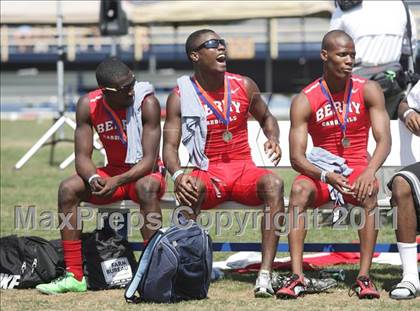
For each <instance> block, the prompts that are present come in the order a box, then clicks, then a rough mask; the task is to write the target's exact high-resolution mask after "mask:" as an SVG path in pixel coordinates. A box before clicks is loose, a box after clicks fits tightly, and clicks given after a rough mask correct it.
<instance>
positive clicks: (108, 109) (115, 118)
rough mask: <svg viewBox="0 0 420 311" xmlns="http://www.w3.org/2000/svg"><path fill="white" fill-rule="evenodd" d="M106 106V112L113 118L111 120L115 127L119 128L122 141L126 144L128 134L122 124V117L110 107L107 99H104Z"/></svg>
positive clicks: (118, 131)
mask: <svg viewBox="0 0 420 311" xmlns="http://www.w3.org/2000/svg"><path fill="white" fill-rule="evenodd" d="M103 103H104V107H105V110H106V112H107V113H108V115H109V117H110V118H111V121H112V122H113V123H114V125H115V127H116V128H117V134H118V136H119V137H120V140H121V142H122V143H123V144H124V145H126V144H127V135H126V134H125V132H124V127H123V125H122V122H121V120H120V118H119V117H118V116H117V114H116V113H115V111H114V110H112V109H111V107H109V105H108V104H107V103H106V101H105V100H104V101H103Z"/></svg>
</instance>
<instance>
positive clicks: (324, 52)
mask: <svg viewBox="0 0 420 311" xmlns="http://www.w3.org/2000/svg"><path fill="white" fill-rule="evenodd" d="M355 54H356V53H355V48H354V43H353V40H352V39H351V38H350V37H349V35H348V34H346V33H345V32H343V31H337V30H335V31H331V32H328V33H327V34H326V35H325V37H324V39H323V40H322V49H321V59H322V61H323V76H322V77H321V78H319V79H317V80H315V81H314V82H312V83H311V84H309V85H308V86H307V87H305V88H304V89H303V91H302V92H301V93H300V94H299V95H298V96H296V97H295V98H294V99H293V101H292V106H291V110H290V120H291V128H290V136H289V143H290V159H291V163H292V166H293V168H294V169H295V170H296V171H298V172H300V173H301V175H299V176H297V177H296V179H295V181H294V182H293V185H292V189H291V194H290V203H289V224H290V228H291V230H290V233H289V247H290V255H291V258H292V273H293V274H292V276H291V277H290V279H289V280H288V282H286V283H285V284H284V286H283V287H282V288H280V289H279V290H278V291H277V293H276V294H277V296H278V297H279V298H297V297H298V296H299V295H300V294H302V293H304V292H305V287H306V284H305V280H304V276H303V270H302V256H303V245H304V240H305V236H306V229H305V226H304V219H303V217H301V214H302V213H305V211H306V210H307V209H308V208H309V207H314V208H316V207H319V206H321V205H323V204H325V203H327V202H328V201H330V200H331V198H330V196H331V193H336V194H338V195H339V196H340V197H342V199H343V201H344V203H351V204H354V205H357V206H362V207H363V209H364V212H365V215H364V216H365V217H364V219H365V220H366V221H365V224H364V226H362V227H361V229H359V231H358V233H359V239H360V252H361V258H360V271H359V275H358V276H357V280H356V283H355V285H354V286H353V287H352V289H354V291H355V292H356V293H357V295H358V296H359V298H378V297H379V293H378V292H377V290H376V289H375V287H374V285H373V283H372V281H371V280H370V278H369V269H370V265H371V262H372V256H373V250H374V246H375V243H376V237H377V230H376V229H375V224H374V214H373V213H371V212H372V211H373V209H374V208H376V207H377V205H376V204H377V203H376V202H377V193H378V182H377V180H376V178H375V173H376V172H377V170H378V169H379V168H380V167H381V165H382V163H383V162H384V161H385V159H386V157H387V155H388V153H389V151H390V147H391V136H390V127H389V118H388V115H387V113H386V110H385V105H384V96H383V93H382V90H381V89H380V87H379V85H378V84H377V83H376V82H373V81H367V80H366V79H363V78H361V77H359V76H355V75H352V69H353V65H354V60H355ZM370 128H372V131H373V136H374V138H375V140H376V149H375V151H374V153H373V155H372V156H371V157H370V156H369V155H368V152H367V143H368V137H369V129H370ZM308 134H309V135H310V136H311V138H312V141H313V145H314V147H318V148H322V149H318V148H316V149H314V150H317V152H318V154H321V153H322V154H324V155H325V153H324V152H328V154H329V158H330V159H332V158H333V157H336V156H339V157H341V158H343V159H344V160H345V164H346V165H347V166H348V167H349V168H350V169H352V172H351V173H350V174H346V176H345V174H344V173H343V174H341V173H337V172H334V171H330V170H329V169H326V168H321V167H322V166H321V165H320V164H319V162H318V163H317V164H318V166H317V165H315V164H314V163H315V162H314V161H309V160H308V158H307V157H306V155H305V152H306V148H307V140H308ZM314 150H312V151H314ZM311 155H312V152H311ZM314 158H316V154H315V153H314ZM322 160H325V156H323V159H322ZM329 164H332V163H329ZM334 190H335V191H336V192H334ZM294 215H299V216H298V217H295V216H294Z"/></svg>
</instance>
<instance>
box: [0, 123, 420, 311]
mask: <svg viewBox="0 0 420 311" xmlns="http://www.w3.org/2000/svg"><path fill="white" fill-rule="evenodd" d="M50 125H51V121H47V120H44V121H13V122H12V121H3V120H2V121H1V153H0V159H1V188H0V191H1V198H0V204H1V206H0V216H1V217H0V218H1V219H0V225H1V228H0V234H1V236H5V235H10V234H18V235H37V236H41V237H44V238H46V239H57V238H59V236H60V235H59V231H58V230H55V229H53V230H42V229H40V228H35V229H34V230H22V229H18V230H16V229H15V228H14V222H15V219H14V218H15V217H14V209H15V207H16V206H22V207H23V208H25V207H28V206H35V207H36V215H37V216H39V215H40V214H41V212H43V211H50V212H53V213H55V212H56V210H57V207H56V204H57V203H56V201H57V188H58V185H59V183H60V181H62V180H63V179H65V178H67V177H68V176H70V175H71V174H74V165H73V164H72V165H70V166H69V167H68V168H66V169H64V170H60V169H59V168H58V164H59V163H60V162H61V161H63V160H64V159H65V158H66V157H67V156H68V155H70V153H71V152H72V151H73V145H72V144H71V143H60V144H59V145H58V146H57V147H56V154H55V162H56V163H55V164H54V165H53V166H50V165H49V163H48V162H49V156H50V147H49V146H46V147H43V148H42V149H41V150H40V151H39V152H37V153H36V154H35V155H34V156H33V157H32V158H31V159H30V160H29V161H28V162H27V163H26V164H25V165H24V166H23V167H22V168H21V169H20V170H15V169H14V165H15V164H16V162H17V161H18V160H19V159H20V158H21V157H22V156H23V155H24V153H25V152H26V151H27V150H28V149H29V148H30V147H31V146H32V145H33V144H34V143H35V142H36V141H37V139H39V138H40V137H41V135H42V134H43V133H44V132H45V131H46V130H47V129H48V127H49V126H50ZM72 136H73V133H72V131H70V130H68V129H66V130H65V137H67V138H71V137H72ZM94 159H95V162H96V163H97V164H98V165H101V162H102V157H101V155H100V154H99V153H98V152H96V153H95V155H94ZM278 173H279V174H280V175H281V176H282V177H283V179H284V180H285V186H286V187H285V194H286V195H287V196H288V193H289V191H290V185H291V182H292V180H293V178H294V176H295V175H296V173H295V172H293V171H291V170H279V171H278ZM169 188H170V187H169ZM170 189H171V188H170ZM210 213H213V215H214V212H210ZM241 216H243V214H241ZM164 218H165V223H166V224H167V223H168V211H165V213H164ZM94 228H95V222H94V221H91V222H87V223H85V226H84V231H85V232H87V231H92V230H93V229H94ZM238 230H239V227H238V225H235V224H234V225H233V226H232V228H230V229H224V230H222V231H221V234H220V235H216V232H215V228H214V227H213V228H211V229H210V234H211V235H212V237H213V240H214V241H254V242H258V241H260V231H259V226H254V228H253V227H252V223H251V222H249V223H248V226H247V229H246V230H245V232H244V234H243V235H241V236H238V235H237V234H235V232H236V231H238ZM130 239H131V240H132V241H140V240H141V238H140V235H139V233H138V232H134V233H133V236H131V237H130ZM357 239H358V237H357V232H356V230H340V231H339V230H332V229H331V228H329V227H323V228H321V229H320V230H309V232H308V236H307V238H306V241H307V242H351V241H354V240H357ZM280 241H281V242H286V241H287V239H286V237H284V236H283V237H281V238H280ZM378 241H379V242H394V241H395V238H394V233H393V231H392V229H391V228H390V226H385V227H384V228H382V229H381V230H380V232H379V237H378ZM228 255H230V254H229V253H216V254H215V259H216V260H221V259H225V258H226V257H227V256H228ZM278 256H288V254H285V253H282V254H278ZM343 268H344V269H346V272H347V275H348V276H349V278H348V281H347V283H345V284H341V285H340V287H339V288H338V289H334V290H332V291H331V293H329V294H322V295H311V296H307V297H305V298H304V299H299V300H298V301H277V300H274V299H269V300H256V299H254V298H253V294H252V287H253V284H254V281H255V275H254V274H249V275H227V276H226V277H225V278H224V279H223V280H221V281H219V282H216V283H214V284H212V286H211V288H210V293H209V297H210V299H208V300H204V301H199V302H184V303H180V304H177V305H154V304H145V305H142V306H141V308H142V309H144V310H161V309H165V310H166V309H168V310H178V309H181V308H182V310H221V309H223V310H236V309H241V310H255V309H267V310H269V309H279V308H287V309H292V310H294V309H299V310H304V309H308V310H318V309H319V310H320V309H328V310H334V309H346V310H359V309H360V308H369V309H378V310H394V309H396V308H403V309H405V310H408V309H413V310H414V309H419V308H420V301H419V299H417V300H415V301H409V302H396V301H391V300H390V299H389V298H388V297H387V293H386V292H385V291H384V289H389V287H390V286H391V285H392V284H393V283H395V282H396V281H398V278H399V275H400V269H399V267H393V266H386V265H385V266H384V265H373V270H372V275H373V277H374V279H375V280H376V284H377V286H378V287H379V288H380V289H382V297H381V299H380V300H379V301H358V300H357V299H356V298H354V297H352V298H349V297H348V296H347V289H348V286H349V285H350V282H351V281H353V280H354V277H355V275H356V274H357V266H356V265H348V266H343ZM122 296H123V291H122V290H110V291H99V292H88V293H86V294H81V295H77V294H68V295H63V296H59V297H47V296H43V295H40V294H38V293H37V292H36V291H35V290H1V291H0V299H1V309H2V310H27V309H31V310H56V309H57V308H60V309H71V310H85V309H89V310H104V309H124V310H125V309H127V310H130V309H138V308H140V306H133V305H128V304H126V303H125V302H124V301H123V298H122Z"/></svg>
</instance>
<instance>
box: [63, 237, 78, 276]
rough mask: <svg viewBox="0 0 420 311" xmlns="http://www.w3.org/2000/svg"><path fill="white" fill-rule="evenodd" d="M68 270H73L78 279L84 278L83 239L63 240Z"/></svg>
mask: <svg viewBox="0 0 420 311" xmlns="http://www.w3.org/2000/svg"><path fill="white" fill-rule="evenodd" d="M62 242H63V251H64V262H65V263H66V270H67V271H68V272H72V273H73V274H74V277H75V279H76V280H78V281H81V280H82V278H83V261H82V241H80V240H76V241H62Z"/></svg>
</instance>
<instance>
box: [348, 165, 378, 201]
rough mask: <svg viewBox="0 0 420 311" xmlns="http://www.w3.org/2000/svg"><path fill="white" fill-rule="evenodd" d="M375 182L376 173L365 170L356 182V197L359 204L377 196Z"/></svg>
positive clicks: (368, 169)
mask: <svg viewBox="0 0 420 311" xmlns="http://www.w3.org/2000/svg"><path fill="white" fill-rule="evenodd" d="M375 181H376V178H375V171H374V170H372V169H370V168H367V169H365V170H364V171H363V172H362V173H361V174H360V175H359V177H357V179H356V181H355V182H354V185H353V189H354V197H355V198H356V199H357V200H358V201H359V202H363V201H364V200H365V199H366V196H372V195H374V194H376V193H375V192H376V191H377V190H375V189H376V187H375Z"/></svg>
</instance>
